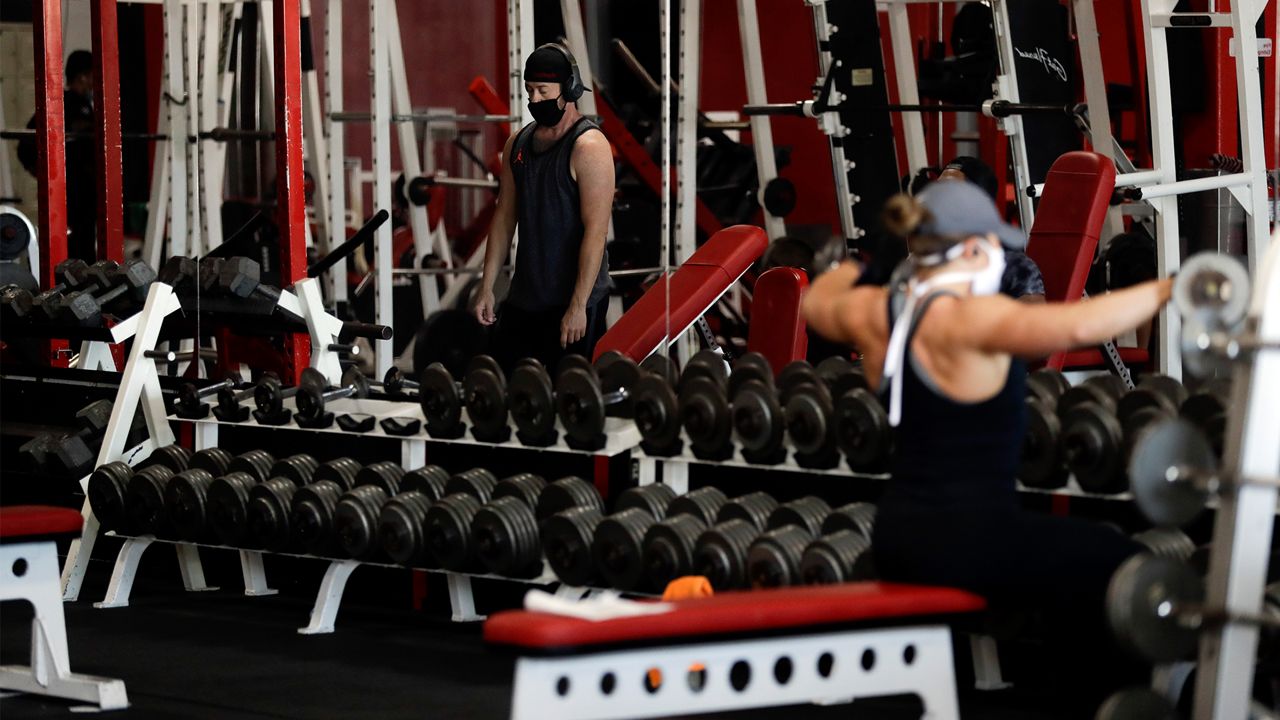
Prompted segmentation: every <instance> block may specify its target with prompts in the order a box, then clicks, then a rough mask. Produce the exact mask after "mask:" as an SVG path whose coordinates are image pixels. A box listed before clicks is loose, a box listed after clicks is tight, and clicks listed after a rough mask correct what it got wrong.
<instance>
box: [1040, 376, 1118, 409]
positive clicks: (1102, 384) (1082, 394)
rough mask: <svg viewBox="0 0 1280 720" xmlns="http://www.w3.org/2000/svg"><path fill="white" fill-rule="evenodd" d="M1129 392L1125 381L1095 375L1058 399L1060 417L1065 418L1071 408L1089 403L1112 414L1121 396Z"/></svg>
mask: <svg viewBox="0 0 1280 720" xmlns="http://www.w3.org/2000/svg"><path fill="white" fill-rule="evenodd" d="M1127 391H1128V388H1127V387H1125V384H1124V381H1123V380H1121V379H1120V378H1118V377H1116V376H1115V375H1094V376H1092V377H1090V378H1088V379H1086V380H1085V381H1084V382H1082V383H1080V384H1079V385H1076V386H1074V387H1071V388H1070V389H1068V390H1067V391H1066V392H1064V393H1063V394H1062V397H1060V398H1058V405H1057V411H1058V417H1060V418H1065V417H1066V416H1067V412H1069V411H1070V410H1071V408H1073V407H1075V406H1077V405H1081V404H1083V403H1089V402H1091V403H1094V404H1095V405H1099V406H1101V407H1103V408H1105V409H1106V410H1107V411H1108V412H1112V411H1114V410H1115V407H1116V402H1118V401H1119V400H1120V396H1122V395H1124V394H1125V392H1127Z"/></svg>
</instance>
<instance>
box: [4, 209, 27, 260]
mask: <svg viewBox="0 0 1280 720" xmlns="http://www.w3.org/2000/svg"><path fill="white" fill-rule="evenodd" d="M35 232H36V231H35V226H34V225H32V224H31V222H30V221H29V220H27V218H26V216H24V215H22V214H21V213H19V212H18V211H17V210H14V209H13V208H11V207H8V206H0V260H14V259H16V258H17V257H18V256H19V255H21V254H22V253H24V252H26V251H27V248H28V247H29V246H30V244H31V238H32V237H33V236H35Z"/></svg>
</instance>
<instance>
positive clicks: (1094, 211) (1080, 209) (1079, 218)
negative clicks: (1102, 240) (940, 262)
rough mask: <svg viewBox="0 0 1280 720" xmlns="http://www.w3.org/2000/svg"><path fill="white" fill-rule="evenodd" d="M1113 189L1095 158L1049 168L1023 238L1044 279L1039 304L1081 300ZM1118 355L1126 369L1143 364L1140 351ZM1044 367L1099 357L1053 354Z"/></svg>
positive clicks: (1067, 159)
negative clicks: (1030, 221)
mask: <svg viewBox="0 0 1280 720" xmlns="http://www.w3.org/2000/svg"><path fill="white" fill-rule="evenodd" d="M1115 187H1116V168H1115V165H1114V164H1113V163H1112V162H1111V161H1110V160H1108V159H1107V158H1105V157H1103V156H1101V155H1098V154H1097V153H1091V152H1084V151H1075V152H1069V153H1065V154H1064V155H1062V156H1061V157H1059V158H1058V159H1057V160H1055V161H1054V162H1053V165H1052V166H1051V167H1050V168H1049V173H1048V175H1046V176H1045V180H1044V193H1043V194H1042V195H1041V198H1040V204H1039V205H1038V206H1037V208H1036V220H1035V223H1033V224H1032V226H1031V232H1030V233H1029V234H1028V236H1027V256H1028V257H1030V258H1031V259H1032V260H1034V261H1035V262H1036V264H1037V265H1039V266H1040V270H1041V273H1042V274H1043V276H1044V296H1045V300H1047V301H1049V302H1075V301H1077V300H1079V299H1080V298H1081V297H1083V296H1084V284H1085V280H1087V279H1088V277H1089V266H1090V265H1091V264H1092V263H1093V258H1094V255H1095V254H1096V253H1097V250H1098V237H1099V236H1100V235H1101V234H1102V225H1103V222H1105V221H1106V217H1107V207H1108V206H1109V205H1110V202H1111V193H1112V192H1113V191H1114V190H1115ZM1119 351H1120V358H1121V359H1122V360H1124V362H1125V364H1126V365H1130V366H1137V365H1145V364H1147V362H1148V361H1149V359H1150V358H1149V357H1148V353H1147V350H1146V348H1119ZM1044 364H1045V366H1046V367H1051V368H1056V369H1058V370H1072V369H1084V368H1098V367H1103V362H1102V353H1101V352H1100V351H1099V350H1097V349H1093V348H1086V349H1079V350H1072V351H1064V352H1057V353H1054V354H1053V355H1050V356H1049V358H1048V359H1047V360H1045V363H1044Z"/></svg>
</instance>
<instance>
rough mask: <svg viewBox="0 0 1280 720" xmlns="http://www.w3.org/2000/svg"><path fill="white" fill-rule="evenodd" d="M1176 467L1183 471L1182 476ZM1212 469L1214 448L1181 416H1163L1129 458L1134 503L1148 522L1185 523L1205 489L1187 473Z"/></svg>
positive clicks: (1196, 510)
mask: <svg viewBox="0 0 1280 720" xmlns="http://www.w3.org/2000/svg"><path fill="white" fill-rule="evenodd" d="M1175 469H1176V470H1175ZM1170 470H1174V472H1172V473H1171V472H1170ZM1178 470H1182V471H1183V472H1182V473H1181V475H1182V477H1179V474H1180V473H1179V472H1178ZM1216 472H1217V461H1216V460H1215V456H1214V453H1213V448H1212V447H1211V446H1210V445H1209V442H1208V440H1206V439H1205V437H1204V435H1203V434H1202V433H1201V432H1200V431H1199V430H1197V429H1196V428H1195V426H1194V425H1192V424H1191V423H1188V422H1187V421H1185V420H1165V421H1163V422H1161V423H1158V424H1156V425H1155V426H1153V427H1151V428H1150V429H1149V430H1148V431H1147V432H1146V433H1144V434H1143V436H1142V439H1141V440H1139V441H1138V443H1137V445H1136V446H1135V447H1134V449H1133V455H1132V456H1131V457H1130V458H1129V484H1130V485H1131V486H1132V487H1133V499H1134V501H1135V502H1136V503H1137V504H1138V508H1139V509H1140V510H1142V514H1143V515H1146V516H1147V518H1148V519H1150V520H1151V522H1153V523H1155V524H1156V525H1161V526H1165V527H1177V526H1181V525H1186V524H1187V523H1189V522H1191V521H1192V520H1194V519H1195V518H1196V516H1197V515H1199V514H1200V512H1201V511H1202V510H1203V509H1204V504H1205V500H1207V499H1208V493H1207V492H1206V490H1205V489H1204V488H1203V487H1202V486H1201V484H1200V483H1199V482H1196V481H1195V480H1194V479H1193V477H1190V476H1193V475H1195V474H1204V475H1212V474H1214V473H1216Z"/></svg>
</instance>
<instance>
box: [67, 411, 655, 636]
mask: <svg viewBox="0 0 1280 720" xmlns="http://www.w3.org/2000/svg"><path fill="white" fill-rule="evenodd" d="M284 408H285V409H286V410H288V411H289V413H290V416H292V415H293V411H294V410H295V409H296V403H295V400H294V398H288V399H286V400H285V401H284ZM326 409H327V410H329V411H332V412H334V413H335V414H342V413H363V414H369V415H373V416H375V417H378V418H389V417H395V418H403V419H408V420H417V421H419V423H420V424H421V422H422V420H423V415H422V410H421V408H420V407H419V406H418V404H417V403H409V402H398V401H391V400H376V399H368V398H361V399H356V398H343V399H339V400H333V401H331V402H330V403H328V404H327V407H326ZM167 419H168V420H170V421H175V422H190V423H192V424H193V426H194V428H195V449H196V450H202V449H205V448H210V447H216V446H217V443H218V431H219V428H220V427H221V426H222V425H229V426H232V427H260V428H269V429H272V430H280V429H285V430H295V431H304V432H314V433H337V434H341V435H345V436H348V437H351V436H363V437H377V438H383V439H394V440H398V441H399V442H400V443H401V457H400V465H401V466H402V467H404V468H405V470H414V469H417V468H420V467H422V466H423V465H425V464H426V445H427V443H428V442H432V443H445V444H452V445H476V446H485V447H505V448H514V449H520V450H525V451H533V452H556V453H567V454H577V455H591V456H605V457H611V456H614V455H618V454H620V453H622V452H626V451H628V450H630V449H632V448H633V447H635V446H636V445H637V444H638V443H639V439H640V435H639V431H638V430H637V429H636V427H635V424H634V423H632V422H629V421H623V420H619V419H616V418H609V419H608V420H607V422H606V424H605V437H606V442H605V446H604V447H603V448H601V449H599V450H578V449H574V448H571V447H569V446H568V445H566V444H565V442H564V440H563V439H561V440H560V441H559V442H558V443H557V444H554V445H551V446H547V447H531V446H527V445H523V444H521V443H519V442H517V441H515V440H509V441H506V442H501V443H491V442H482V441H478V440H474V439H472V438H469V437H465V436H464V437H461V438H457V439H439V438H432V437H431V436H430V435H428V434H426V433H425V432H421V431H420V432H418V433H416V434H414V435H409V436H402V435H394V434H390V433H387V432H386V431H385V430H383V428H382V427H381V426H380V424H375V425H374V428H373V429H372V430H370V431H369V432H366V433H352V432H347V431H344V430H342V429H340V428H339V427H337V425H336V424H335V425H331V426H330V427H327V428H306V427H300V426H298V425H297V424H296V423H294V422H293V421H292V420H291V421H290V422H289V423H287V424H285V425H266V424H260V423H258V422H257V421H256V420H254V419H253V418H249V419H247V420H245V421H244V422H224V421H220V420H217V419H214V418H202V419H195V420H192V419H189V418H180V417H177V416H170V417H168V418H167ZM463 420H464V422H467V424H468V425H470V419H469V418H468V417H467V415H466V410H465V409H464V410H463ZM560 429H561V430H563V429H562V428H560ZM560 435H561V437H562V438H563V435H564V433H563V432H561V433H560ZM86 506H87V504H86ZM121 537H125V536H121ZM155 542H162V543H167V544H171V545H173V546H174V547H175V548H177V550H178V553H179V557H180V559H182V566H183V580H184V584H185V586H186V589H187V590H190V591H198V590H212V589H216V588H211V587H208V586H207V585H205V583H204V575H203V571H202V570H201V565H200V559H199V554H198V549H199V548H200V547H208V548H219V549H229V550H236V551H237V552H239V553H240V564H241V571H242V575H243V577H244V586H245V595H247V596H250V597H257V596H264V595H273V594H275V592H276V591H275V590H273V589H272V588H271V587H270V586H269V585H268V583H267V579H266V573H265V570H264V568H263V563H262V557H263V554H264V552H265V551H256V550H243V549H239V548H234V547H231V546H226V545H209V544H199V543H189V542H181V541H174V540H163V539H158V538H155V537H153V536H140V537H125V541H124V545H123V547H121V549H120V553H119V555H118V556H117V558H116V564H115V568H114V569H113V571H112V575H111V582H110V584H109V586H108V588H107V593H106V596H105V597H104V598H103V600H102V601H101V602H99V603H95V607H99V608H111V607H124V606H127V605H128V604H129V594H130V592H131V591H132V587H133V581H134V578H135V577H136V575H137V567H138V563H139V562H140V560H141V558H142V554H143V553H144V552H145V551H146V549H147V548H148V547H149V546H150V545H151V544H153V543H155ZM271 554H273V555H280V556H287V557H302V558H312V559H316V560H321V561H324V562H327V563H328V564H329V565H328V568H327V569H326V570H325V574H324V579H323V580H322V581H321V583H320V587H319V589H318V591H317V593H316V600H315V603H314V605H313V606H312V610H311V615H310V620H309V622H308V623H307V625H306V626H305V627H302V628H299V629H298V632H299V633H301V634H304V635H313V634H321V633H330V632H333V629H334V621H335V619H336V618H337V615H338V610H339V608H340V606H341V603H342V596H343V593H344V591H345V589H346V584H347V581H348V579H349V578H350V577H351V574H352V573H353V572H354V571H355V569H356V568H358V567H361V566H363V565H369V566H374V567H393V568H401V569H404V566H401V565H394V564H390V563H382V562H369V561H363V560H351V559H334V558H327V557H320V556H316V555H300V554H296V553H284V552H278V553H271ZM415 569H417V568H415ZM421 570H423V571H424V572H432V573H440V574H443V575H445V576H446V578H447V580H448V586H449V602H450V606H451V608H452V619H453V620H454V621H455V622H469V621H476V620H482V619H484V616H482V615H479V614H477V613H476V610H475V599H474V595H473V593H472V588H471V580H472V578H473V577H484V578H492V579H501V580H507V581H512V582H519V583H527V584H530V585H541V586H546V585H550V584H553V583H556V582H558V580H557V579H556V578H555V575H554V574H553V573H552V572H551V571H550V569H549V568H547V567H546V565H545V561H544V567H543V572H542V573H541V574H540V575H538V576H537V577H535V578H527V579H524V578H509V577H505V576H498V575H476V574H469V573H459V572H452V571H448V570H439V569H421ZM188 578H194V579H195V582H192V581H188ZM590 592H593V590H591V589H587V588H574V587H569V586H563V585H562V586H560V587H559V588H558V589H557V590H556V594H557V595H560V596H563V597H572V598H575V599H576V598H578V597H581V596H583V595H584V594H588V593H590Z"/></svg>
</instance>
